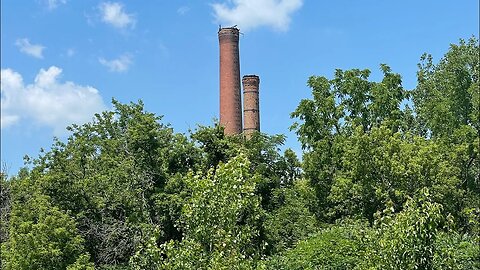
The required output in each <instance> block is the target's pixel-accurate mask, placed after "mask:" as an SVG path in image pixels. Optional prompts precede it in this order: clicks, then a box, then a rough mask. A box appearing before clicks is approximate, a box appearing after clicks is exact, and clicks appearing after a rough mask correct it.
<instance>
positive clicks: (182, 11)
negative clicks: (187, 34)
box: [177, 6, 190, 16]
mask: <svg viewBox="0 0 480 270" xmlns="http://www.w3.org/2000/svg"><path fill="white" fill-rule="evenodd" d="M189 11H190V7H188V6H181V7H179V8H178V9H177V13H178V14H179V15H182V16H183V15H185V14H187V13H188V12H189Z"/></svg>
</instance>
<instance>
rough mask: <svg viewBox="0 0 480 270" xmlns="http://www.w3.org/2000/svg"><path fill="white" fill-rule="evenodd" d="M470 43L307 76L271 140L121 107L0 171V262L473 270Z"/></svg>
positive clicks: (479, 192)
mask: <svg viewBox="0 0 480 270" xmlns="http://www.w3.org/2000/svg"><path fill="white" fill-rule="evenodd" d="M479 53H480V49H479V44H478V40H477V39H475V38H471V39H470V40H468V41H463V40H461V41H460V43H459V44H457V45H451V47H450V50H449V51H448V52H447V53H446V54H445V56H444V57H443V58H442V59H441V60H440V61H439V62H438V63H436V64H435V63H434V62H433V59H432V57H431V56H429V55H424V56H422V57H421V63H420V64H419V70H418V86H417V87H416V88H415V89H413V90H406V89H404V88H403V86H402V80H401V76H400V75H399V74H396V73H394V72H392V70H391V68H390V67H388V66H387V65H381V66H380V69H381V71H382V73H383V78H382V80H381V81H379V82H372V81H370V80H369V76H370V71H369V70H359V69H353V70H346V71H343V70H337V71H336V72H335V76H334V78H333V79H328V78H325V77H321V76H320V77H317V76H313V77H311V78H310V79H309V80H308V85H309V87H310V88H311V89H312V98H311V99H305V100H302V101H301V102H300V104H299V106H298V107H297V109H296V110H295V111H294V112H293V113H292V117H293V118H295V119H296V122H295V123H294V125H293V126H292V130H294V131H295V132H296V133H297V135H298V138H299V141H300V143H301V145H302V147H303V153H302V161H299V159H298V158H297V156H296V154H295V152H294V151H292V150H290V149H287V150H285V151H284V152H281V151H280V147H281V146H282V145H283V143H284V139H285V138H284V136H282V135H274V136H268V135H265V134H261V133H256V134H254V135H253V136H252V137H251V138H248V139H246V138H244V137H243V136H242V135H238V136H225V135H224V132H223V128H222V127H221V126H219V125H217V124H215V125H214V126H212V127H204V126H199V127H198V128H197V129H196V130H194V131H192V132H190V134H188V136H187V135H185V134H178V133H175V132H174V131H173V129H172V128H171V127H170V126H169V125H166V124H163V123H162V122H161V117H157V116H155V115H154V114H151V113H148V112H145V111H144V109H143V104H142V102H138V103H131V104H121V103H119V102H117V101H115V100H113V105H114V109H113V110H112V111H108V112H103V113H101V114H97V115H96V116H95V120H94V121H92V122H91V123H87V124H84V125H72V126H71V127H69V128H68V129H69V131H70V132H71V135H70V137H69V138H68V140H67V141H66V142H62V141H59V140H55V142H54V144H53V146H52V147H51V150H49V151H41V153H40V155H39V156H38V157H37V158H27V162H28V163H29V166H28V167H27V168H25V169H22V170H21V171H20V172H19V173H18V174H17V175H15V176H11V177H7V175H5V174H4V173H2V175H1V179H0V180H1V192H0V225H1V226H0V241H1V259H2V264H1V267H2V269H94V268H95V269H480V244H479V243H480V218H479V217H480V207H479V205H480V158H479V151H480V110H479V107H480V88H479V87H480V85H479V77H480V74H479V73H480V60H479Z"/></svg>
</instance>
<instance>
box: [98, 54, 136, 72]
mask: <svg viewBox="0 0 480 270" xmlns="http://www.w3.org/2000/svg"><path fill="white" fill-rule="evenodd" d="M98 61H99V62H100V64H102V65H104V66H106V67H107V68H108V69H109V70H110V71H111V72H125V71H127V70H128V68H129V67H130V65H131V64H132V63H133V62H132V56H131V55H130V54H123V55H121V56H120V57H118V58H117V59H112V60H106V59H105V58H103V57H101V58H99V59H98Z"/></svg>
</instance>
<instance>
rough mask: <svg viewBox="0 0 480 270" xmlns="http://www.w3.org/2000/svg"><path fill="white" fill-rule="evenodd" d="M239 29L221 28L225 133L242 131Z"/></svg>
mask: <svg viewBox="0 0 480 270" xmlns="http://www.w3.org/2000/svg"><path fill="white" fill-rule="evenodd" d="M238 40H239V30H238V28H236V27H228V28H220V29H219V30H218V41H219V43H220V125H222V126H223V127H225V134H227V135H234V134H240V133H241V132H242V100H241V88H240V57H239V48H238Z"/></svg>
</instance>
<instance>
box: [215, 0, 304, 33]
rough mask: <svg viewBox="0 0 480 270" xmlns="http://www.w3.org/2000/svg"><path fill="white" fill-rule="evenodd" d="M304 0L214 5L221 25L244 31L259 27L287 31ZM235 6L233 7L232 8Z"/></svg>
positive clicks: (238, 1)
mask: <svg viewBox="0 0 480 270" xmlns="http://www.w3.org/2000/svg"><path fill="white" fill-rule="evenodd" d="M302 2H303V0H229V1H227V3H228V4H227V3H225V2H223V3H216V4H213V5H212V7H213V10H214V12H215V14H214V15H215V17H216V19H217V21H218V22H219V23H222V24H226V25H228V26H231V25H238V27H239V28H240V29H242V30H243V31H246V30H249V29H253V28H256V27H259V26H268V27H272V28H274V29H275V30H278V31H286V30H288V27H289V25H290V21H291V16H292V13H293V12H295V11H296V10H298V9H299V8H300V7H301V6H302ZM231 4H233V7H230V6H231Z"/></svg>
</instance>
